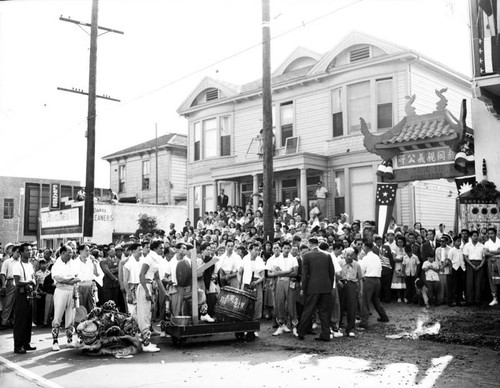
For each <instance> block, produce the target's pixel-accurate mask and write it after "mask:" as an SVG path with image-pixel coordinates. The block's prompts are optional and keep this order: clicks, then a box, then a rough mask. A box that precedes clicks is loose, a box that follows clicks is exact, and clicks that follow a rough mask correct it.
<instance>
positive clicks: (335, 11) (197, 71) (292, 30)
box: [69, 0, 366, 129]
mask: <svg viewBox="0 0 500 388" xmlns="http://www.w3.org/2000/svg"><path fill="white" fill-rule="evenodd" d="M363 1H366V0H355V1H353V2H351V3H349V4H346V5H344V6H342V7H339V8H336V9H334V10H332V11H330V12H327V13H325V14H322V15H320V16H317V17H315V18H313V19H311V20H308V21H303V22H302V23H301V24H300V25H298V26H295V27H293V28H291V29H289V30H287V31H284V32H282V33H281V34H278V35H275V36H273V37H271V41H273V40H276V39H279V38H282V37H283V36H286V35H288V34H290V33H292V32H294V31H297V30H299V29H301V28H305V27H306V26H308V25H310V24H313V23H316V22H318V21H319V20H322V19H324V18H326V17H329V16H331V15H333V14H335V13H337V12H340V11H343V10H345V9H347V8H349V7H352V6H354V5H356V4H359V3H361V2H363ZM261 44H262V42H259V43H256V44H253V45H251V46H249V47H246V48H244V49H242V50H240V51H238V52H236V53H234V54H231V55H228V56H226V57H224V58H222V59H219V60H217V61H215V62H212V63H210V64H208V65H205V66H203V67H201V68H199V69H198V70H194V71H192V72H190V73H188V74H185V75H183V76H181V77H179V78H176V79H174V80H172V81H170V82H167V83H165V84H163V85H160V86H159V87H157V88H155V89H153V90H150V91H148V92H146V93H144V94H141V95H138V96H136V97H133V98H131V99H129V100H127V101H124V102H122V103H120V105H119V106H117V107H115V108H111V109H109V110H107V111H105V112H103V113H100V115H101V116H104V115H107V114H110V113H112V112H114V111H116V110H118V109H121V108H123V107H125V106H127V105H129V104H131V103H133V102H136V101H138V100H140V99H143V98H145V97H147V96H149V95H151V94H154V93H157V92H159V91H160V90H163V89H165V88H168V87H170V86H172V85H175V84H176V83H178V82H181V81H183V80H185V79H187V78H190V77H192V76H194V75H196V74H198V73H201V72H203V71H205V70H207V69H210V68H211V67H214V66H216V65H219V64H221V63H224V62H226V61H229V60H230V59H233V58H236V57H238V56H240V55H242V54H244V53H246V52H248V51H251V50H253V49H255V48H257V47H259V46H260V45H261ZM97 116H98V115H97V114H96V115H95V117H97ZM87 120H88V118H87V117H86V118H85V119H83V120H81V121H79V122H78V123H77V124H75V125H74V126H72V127H70V128H69V129H74V128H76V127H78V126H80V125H81V124H83V123H85V122H87Z"/></svg>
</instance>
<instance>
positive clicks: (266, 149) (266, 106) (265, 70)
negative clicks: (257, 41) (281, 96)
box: [254, 0, 274, 242]
mask: <svg viewBox="0 0 500 388" xmlns="http://www.w3.org/2000/svg"><path fill="white" fill-rule="evenodd" d="M269 1H270V0H262V115H263V125H264V128H263V137H264V141H263V158H262V159H263V185H264V193H263V194H264V209H263V210H264V240H267V241H271V242H272V241H274V219H273V215H274V199H273V114H272V96H271V22H270V9H269ZM254 191H255V188H254Z"/></svg>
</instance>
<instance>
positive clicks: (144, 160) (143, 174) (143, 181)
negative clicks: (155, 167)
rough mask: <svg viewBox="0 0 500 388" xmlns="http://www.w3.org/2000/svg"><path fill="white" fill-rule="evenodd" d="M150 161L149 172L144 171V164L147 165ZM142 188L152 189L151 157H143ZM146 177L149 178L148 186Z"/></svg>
mask: <svg viewBox="0 0 500 388" xmlns="http://www.w3.org/2000/svg"><path fill="white" fill-rule="evenodd" d="M146 162H147V163H148V164H149V168H148V170H149V172H148V173H147V174H145V173H144V166H145V163H146ZM141 169H142V171H141V177H142V179H141V188H142V190H151V159H143V160H142V163H141ZM146 179H147V183H148V184H147V187H145V184H144V183H145V182H146Z"/></svg>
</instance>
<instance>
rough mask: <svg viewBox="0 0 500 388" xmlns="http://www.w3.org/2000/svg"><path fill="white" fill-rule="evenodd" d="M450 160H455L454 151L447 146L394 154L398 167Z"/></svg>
mask: <svg viewBox="0 0 500 388" xmlns="http://www.w3.org/2000/svg"><path fill="white" fill-rule="evenodd" d="M452 162H453V163H454V162H455V152H453V151H452V150H450V149H448V148H432V149H423V150H416V151H409V152H404V153H402V154H400V155H398V156H396V165H397V167H398V168H401V167H414V166H421V165H424V164H438V163H452Z"/></svg>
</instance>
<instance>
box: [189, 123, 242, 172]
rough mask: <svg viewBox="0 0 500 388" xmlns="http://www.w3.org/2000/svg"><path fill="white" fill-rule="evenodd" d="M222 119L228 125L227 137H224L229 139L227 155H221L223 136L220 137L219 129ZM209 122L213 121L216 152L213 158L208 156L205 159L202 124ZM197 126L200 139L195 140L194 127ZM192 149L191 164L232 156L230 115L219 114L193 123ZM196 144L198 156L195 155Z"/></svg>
mask: <svg viewBox="0 0 500 388" xmlns="http://www.w3.org/2000/svg"><path fill="white" fill-rule="evenodd" d="M224 117H227V118H228V120H227V122H228V125H229V135H226V136H228V137H230V139H229V155H222V138H223V137H224V136H222V135H221V132H222V131H221V128H222V124H221V123H222V120H223V118H224ZM210 120H215V137H216V141H215V147H216V151H215V155H213V156H208V157H206V156H205V152H204V143H205V131H204V123H205V122H207V121H210ZM197 125H199V126H200V129H199V130H200V139H197V138H196V126H197ZM192 135H193V136H192V138H193V140H192V142H191V144H192V147H193V154H192V156H191V157H190V160H191V162H199V161H203V160H213V159H217V158H221V157H222V158H224V157H228V156H234V117H233V115H232V114H219V115H215V116H211V117H206V118H204V119H200V120H197V121H195V122H193V123H192ZM196 143H199V152H198V155H197V153H196V146H197V144H196ZM196 156H198V158H196Z"/></svg>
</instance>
